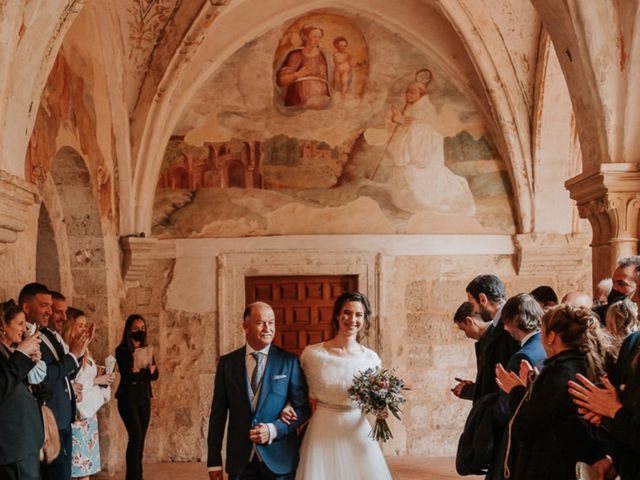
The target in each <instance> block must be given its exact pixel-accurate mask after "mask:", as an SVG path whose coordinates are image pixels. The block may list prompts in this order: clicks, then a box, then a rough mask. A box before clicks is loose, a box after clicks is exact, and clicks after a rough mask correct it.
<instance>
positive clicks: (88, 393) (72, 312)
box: [62, 307, 115, 480]
mask: <svg viewBox="0 0 640 480" xmlns="http://www.w3.org/2000/svg"><path fill="white" fill-rule="evenodd" d="M87 330H88V331H89V332H90V333H91V338H92V339H93V325H91V326H88V324H87V317H86V315H85V314H84V312H83V311H82V310H78V309H77V308H72V307H70V308H69V309H67V322H66V323H65V324H64V327H63V329H62V338H63V339H64V341H65V342H67V343H70V340H71V339H72V338H73V337H76V336H78V335H82V334H83V333H84V332H86V331H87ZM99 373H100V372H99V369H98V366H97V365H96V363H95V361H94V360H93V356H92V355H91V352H90V351H89V349H87V351H86V353H85V355H84V357H82V364H81V365H80V370H79V371H78V374H77V375H76V378H75V379H74V382H75V383H79V384H81V385H82V397H81V400H80V401H78V402H77V404H76V420H75V422H73V423H72V424H71V432H72V435H73V444H72V445H73V446H72V450H71V477H72V478H77V479H80V480H87V479H88V478H89V477H90V476H91V475H93V474H95V473H98V472H99V471H100V468H101V466H100V443H99V440H98V419H97V417H96V413H97V411H98V409H99V408H100V407H101V406H102V405H104V404H105V403H106V402H107V401H109V398H110V397H111V389H110V388H109V386H110V385H111V384H112V383H113V380H114V378H115V376H114V374H113V373H111V374H108V375H104V374H99Z"/></svg>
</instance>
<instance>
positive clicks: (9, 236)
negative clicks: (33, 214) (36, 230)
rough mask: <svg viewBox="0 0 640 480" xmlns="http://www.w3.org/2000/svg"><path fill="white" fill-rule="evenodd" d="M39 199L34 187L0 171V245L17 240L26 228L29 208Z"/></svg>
mask: <svg viewBox="0 0 640 480" xmlns="http://www.w3.org/2000/svg"><path fill="white" fill-rule="evenodd" d="M39 199H40V198H39V196H38V191H37V188H36V187H35V185H32V184H31V183H29V182H27V181H25V180H23V179H22V178H19V177H16V176H15V175H11V174H10V173H7V172H5V171H2V170H0V244H2V243H13V242H15V241H16V240H17V239H18V233H20V232H23V231H24V229H25V228H26V226H27V218H28V211H29V208H30V207H32V206H33V205H34V204H36V203H37V202H38V201H39Z"/></svg>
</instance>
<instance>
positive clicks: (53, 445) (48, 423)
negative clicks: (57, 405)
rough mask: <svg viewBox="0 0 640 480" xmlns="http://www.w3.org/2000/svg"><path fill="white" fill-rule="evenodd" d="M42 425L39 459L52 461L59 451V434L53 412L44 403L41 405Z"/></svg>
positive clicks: (47, 461)
mask: <svg viewBox="0 0 640 480" xmlns="http://www.w3.org/2000/svg"><path fill="white" fill-rule="evenodd" d="M40 410H41V412H42V425H43V427H44V442H43V443H42V449H41V450H40V459H41V460H43V461H44V462H46V463H47V464H49V463H51V462H53V461H54V460H55V459H56V457H57V456H58V454H59V453H60V434H59V433H58V424H57V423H56V417H55V416H54V415H53V412H52V411H51V409H50V408H49V407H47V406H46V405H41V406H40Z"/></svg>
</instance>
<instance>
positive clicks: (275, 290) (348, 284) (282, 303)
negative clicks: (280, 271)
mask: <svg viewBox="0 0 640 480" xmlns="http://www.w3.org/2000/svg"><path fill="white" fill-rule="evenodd" d="M357 289H358V277H357V275H322V276H297V277H289V276H279V277H246V278H245V292H246V300H247V304H249V303H252V302H256V301H263V302H266V303H268V304H269V305H271V307H272V308H273V312H274V313H275V317H276V333H275V336H274V339H273V342H274V344H275V345H278V346H279V347H282V348H284V349H286V350H288V351H290V352H293V353H295V354H297V355H300V354H301V353H302V350H303V349H304V347H306V346H307V345H309V344H313V343H318V342H322V341H325V340H328V339H329V337H330V335H331V315H332V314H333V304H334V302H335V299H336V298H338V297H339V296H340V295H341V294H342V293H343V292H346V291H353V290H357Z"/></svg>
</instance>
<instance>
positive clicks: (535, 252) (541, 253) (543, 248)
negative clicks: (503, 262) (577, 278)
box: [515, 233, 591, 276]
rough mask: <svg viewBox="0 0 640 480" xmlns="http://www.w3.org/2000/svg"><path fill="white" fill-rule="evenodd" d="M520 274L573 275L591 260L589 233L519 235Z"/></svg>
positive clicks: (587, 266)
mask: <svg viewBox="0 0 640 480" xmlns="http://www.w3.org/2000/svg"><path fill="white" fill-rule="evenodd" d="M515 244H516V248H517V252H518V257H517V259H518V275H541V274H561V275H567V276H573V275H575V273H576V272H581V271H584V270H585V269H588V268H589V265H590V263H591V259H590V251H589V236H588V235H587V234H584V233H580V234H575V233H574V234H566V235H565V234H561V233H526V234H522V235H516V238H515Z"/></svg>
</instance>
